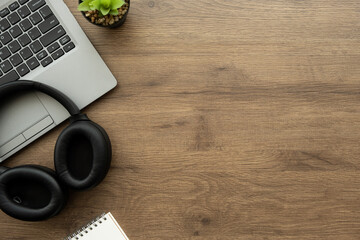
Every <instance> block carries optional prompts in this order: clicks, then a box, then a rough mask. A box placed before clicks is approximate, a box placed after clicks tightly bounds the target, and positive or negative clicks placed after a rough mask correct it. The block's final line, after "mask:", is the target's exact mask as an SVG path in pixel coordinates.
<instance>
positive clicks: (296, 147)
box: [0, 0, 360, 240]
mask: <svg viewBox="0 0 360 240" xmlns="http://www.w3.org/2000/svg"><path fill="white" fill-rule="evenodd" d="M65 3H66V4H67V5H68V6H69V8H70V10H71V11H72V12H73V13H74V15H75V17H76V18H77V20H78V21H79V23H80V25H81V26H82V27H83V28H84V30H85V32H86V33H87V35H88V37H89V38H90V40H91V41H92V43H93V44H94V45H95V47H96V49H97V50H98V52H99V53H100V55H101V56H102V57H103V59H104V61H105V62H106V63H107V65H108V66H109V68H110V69H111V71H112V72H113V73H114V75H115V77H116V78H117V80H118V83H119V85H118V87H117V88H116V89H114V90H113V91H111V92H110V93H109V94H107V95H106V96H104V97H103V98H101V99H100V100H98V101H97V102H95V103H94V104H92V105H91V106H90V107H88V108H87V109H86V112H87V113H88V115H89V116H90V117H91V118H92V119H93V120H94V121H96V122H98V123H99V124H101V125H102V126H103V127H104V128H105V129H106V130H107V131H108V133H109V135H110V137H111V140H112V144H113V163H112V168H111V170H110V172H109V174H108V176H107V178H106V179H105V181H104V182H103V183H102V184H101V185H99V186H98V187H97V188H95V189H93V190H91V191H87V192H81V193H77V192H76V193H72V194H71V197H70V199H69V202H68V204H67V207H66V208H65V209H64V210H63V211H62V212H61V214H60V215H58V216H57V217H55V218H53V219H51V220H48V221H45V222H40V223H24V222H20V221H17V220H14V219H11V218H9V217H8V216H7V215H5V214H3V213H0V222H1V225H0V234H1V236H0V238H1V239H37V240H42V239H44V240H45V239H62V237H65V236H66V235H67V234H69V233H71V232H73V231H74V230H76V229H77V228H79V227H80V226H82V225H83V224H85V223H86V222H88V221H89V220H90V219H92V218H94V217H95V216H97V215H99V214H100V213H102V212H106V211H111V212H112V213H113V215H114V216H115V218H116V219H117V220H118V222H119V223H120V225H121V226H122V227H123V229H124V230H125V232H126V233H127V235H128V236H129V238H130V239H131V240H136V239H360V176H359V173H360V148H359V142H360V83H359V79H360V67H359V64H360V1H359V0H342V1H340V0H311V1H310V0H303V1H300V0H299V1H298V0H272V1H269V0H196V1H194V0H184V1H180V0H150V1H149V0H144V1H136V0H133V1H132V2H131V9H130V14H129V16H128V19H127V22H126V23H125V25H124V26H123V27H121V28H119V29H115V30H108V29H103V28H99V27H96V26H93V25H91V24H89V23H88V22H87V21H86V20H85V19H84V18H83V17H82V16H81V14H80V13H79V12H77V10H76V5H77V1H76V0H65ZM74 70H77V69H74ZM82 71H86V69H82ZM64 126H65V124H63V125H61V126H60V127H58V128H56V129H55V130H53V131H51V132H50V133H49V134H47V135H46V136H44V137H42V138H41V139H40V140H38V141H37V142H36V143H34V144H32V145H31V146H30V147H28V148H26V149H24V150H23V151H21V152H20V153H18V154H17V155H16V156H15V157H14V158H12V159H11V160H9V161H6V164H5V165H7V166H16V165H20V164H29V163H37V164H43V165H46V166H49V167H53V162H52V155H53V148H54V144H55V141H56V139H57V136H58V135H59V133H60V131H61V129H62V128H63V127H64Z"/></svg>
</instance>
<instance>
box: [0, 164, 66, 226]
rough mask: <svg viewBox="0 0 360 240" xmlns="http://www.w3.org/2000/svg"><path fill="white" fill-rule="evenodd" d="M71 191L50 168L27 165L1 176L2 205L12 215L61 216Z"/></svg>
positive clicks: (37, 218)
mask: <svg viewBox="0 0 360 240" xmlns="http://www.w3.org/2000/svg"><path fill="white" fill-rule="evenodd" d="M66 200H67V192H66V190H65V188H64V187H63V186H62V185H61V184H60V182H59V181H58V180H57V176H56V174H55V172H54V171H53V170H51V169H49V168H46V167H42V166H36V165H25V166H20V167H15V168H11V169H8V170H6V171H5V172H3V173H2V174H1V175H0V208H1V210H3V211H4V212H5V213H6V214H8V215H9V216H11V217H14V218H17V219H20V220H24V221H41V220H45V219H48V218H50V217H53V216H55V215H57V214H58V213H59V212H60V211H61V209H63V207H64V206H65V204H66Z"/></svg>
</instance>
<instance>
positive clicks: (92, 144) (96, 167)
mask: <svg viewBox="0 0 360 240" xmlns="http://www.w3.org/2000/svg"><path fill="white" fill-rule="evenodd" d="M111 156H112V152H111V143H110V139H109V137H108V135H107V133H106V132H105V130H104V129H103V128H102V127H101V126H99V125H98V124H96V123H94V122H92V121H90V120H78V121H75V122H73V123H72V124H70V125H69V126H68V127H67V128H65V129H64V130H63V132H62V133H61V134H60V136H59V138H58V140H57V142H56V146H55V156H54V162H55V169H56V173H57V174H58V176H59V179H60V180H61V181H62V182H63V183H65V184H66V185H68V186H69V187H70V188H73V189H76V190H86V189H89V188H92V187H95V186H96V185H98V184H99V183H100V182H101V181H102V180H103V179H104V178H105V176H106V174H107V172H108V171H109V168H110V163H111Z"/></svg>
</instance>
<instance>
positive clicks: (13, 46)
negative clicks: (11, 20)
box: [8, 40, 21, 53]
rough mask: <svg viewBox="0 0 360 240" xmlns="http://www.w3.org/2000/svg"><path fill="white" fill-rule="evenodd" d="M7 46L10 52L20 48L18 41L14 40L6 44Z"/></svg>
mask: <svg viewBox="0 0 360 240" xmlns="http://www.w3.org/2000/svg"><path fill="white" fill-rule="evenodd" d="M8 48H9V49H10V51H11V52H12V53H16V52H17V51H19V50H20V49H21V46H20V44H19V42H18V41H16V40H14V41H12V42H11V43H9V44H8Z"/></svg>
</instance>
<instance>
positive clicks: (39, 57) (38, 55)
mask: <svg viewBox="0 0 360 240" xmlns="http://www.w3.org/2000/svg"><path fill="white" fill-rule="evenodd" d="M47 55H48V54H47V52H46V51H45V50H42V51H41V52H39V53H38V54H37V55H36V57H37V59H38V60H39V61H40V60H42V59H44V58H45V57H47Z"/></svg>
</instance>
